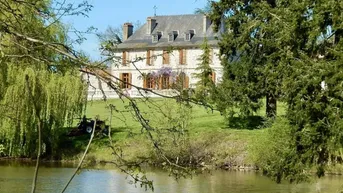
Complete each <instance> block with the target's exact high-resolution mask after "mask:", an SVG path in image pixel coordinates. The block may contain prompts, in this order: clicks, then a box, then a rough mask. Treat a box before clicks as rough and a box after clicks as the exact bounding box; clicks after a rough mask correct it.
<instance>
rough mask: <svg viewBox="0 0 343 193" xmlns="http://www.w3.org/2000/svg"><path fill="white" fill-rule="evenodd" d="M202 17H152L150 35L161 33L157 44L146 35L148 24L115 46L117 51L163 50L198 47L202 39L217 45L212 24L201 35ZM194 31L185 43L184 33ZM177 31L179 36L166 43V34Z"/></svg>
mask: <svg viewBox="0 0 343 193" xmlns="http://www.w3.org/2000/svg"><path fill="white" fill-rule="evenodd" d="M203 17H204V15H202V14H192V15H169V16H154V17H151V18H152V19H156V23H157V24H156V27H155V28H154V30H153V31H152V33H151V34H156V33H157V32H162V34H163V35H162V37H161V39H160V40H159V41H158V42H157V43H153V42H152V35H149V34H148V33H147V27H148V24H147V23H145V24H144V25H143V26H141V27H140V28H139V29H138V30H136V32H134V33H133V34H132V35H131V36H130V37H129V38H128V39H127V40H125V41H124V42H123V43H121V44H119V45H118V46H117V48H118V49H139V48H163V47H198V46H199V45H201V44H202V43H203V40H204V37H205V36H206V37H207V39H208V43H209V44H210V45H217V40H216V39H215V37H216V36H217V33H215V32H214V31H213V29H212V26H213V24H211V25H210V26H209V28H208V29H207V31H206V34H204V33H203ZM189 30H194V31H195V35H194V36H193V37H192V39H191V40H190V41H185V39H184V36H185V35H184V33H185V32H189ZM172 31H178V32H179V35H178V36H177V38H176V39H175V40H174V41H173V42H168V33H171V32H172Z"/></svg>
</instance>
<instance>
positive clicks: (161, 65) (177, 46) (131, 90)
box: [88, 14, 222, 99]
mask: <svg viewBox="0 0 343 193" xmlns="http://www.w3.org/2000/svg"><path fill="white" fill-rule="evenodd" d="M217 36H218V34H217V33H216V32H214V31H213V24H212V22H211V21H210V19H209V17H208V16H206V15H201V14H191V15H170V16H154V17H148V18H147V22H146V23H145V24H144V25H143V26H141V27H140V28H139V29H137V30H136V31H135V32H134V33H133V25H132V24H130V23H125V24H124V25H123V42H122V43H121V44H119V45H117V49H116V51H115V52H114V53H113V54H114V56H115V59H114V60H113V64H112V65H111V69H110V71H111V74H112V75H113V76H114V77H117V78H118V79H119V80H117V79H116V78H113V77H112V80H113V81H114V82H116V83H118V84H116V86H117V87H120V89H122V91H123V92H124V94H125V95H129V96H131V97H142V95H144V96H158V95H156V94H153V93H151V92H144V93H142V92H139V91H140V90H152V91H153V92H155V93H160V94H163V95H175V94H177V91H176V90H175V88H178V89H179V90H180V86H181V89H194V88H195V85H196V83H197V82H198V80H197V79H196V78H195V76H194V75H195V74H196V73H199V72H197V71H196V68H197V67H198V65H199V64H200V63H201V61H200V60H199V59H200V58H201V55H202V54H203V50H202V49H201V48H200V47H201V45H202V44H203V42H204V40H205V38H206V39H207V42H208V45H209V46H210V47H211V52H210V57H211V64H210V67H211V68H212V69H213V73H212V75H211V77H212V80H213V81H214V83H218V82H219V81H220V80H221V79H222V66H221V64H220V57H219V48H218V46H217V39H216V37H217ZM90 82H91V85H93V86H94V85H97V84H96V82H97V80H96V78H95V77H94V78H93V79H90ZM126 83H128V84H126ZM102 90H103V91H104V93H105V94H106V97H107V98H117V97H118V96H117V95H116V93H115V92H114V91H111V89H110V88H108V86H107V85H104V86H102ZM94 93H95V94H94ZM104 93H103V92H102V91H101V89H99V87H97V86H95V88H92V87H90V89H89V95H88V98H93V99H101V98H103V94H104ZM91 96H92V97H91Z"/></svg>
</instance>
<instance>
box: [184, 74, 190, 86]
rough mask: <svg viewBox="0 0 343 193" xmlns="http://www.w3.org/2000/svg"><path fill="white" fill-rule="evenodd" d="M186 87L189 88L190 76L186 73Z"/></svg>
mask: <svg viewBox="0 0 343 193" xmlns="http://www.w3.org/2000/svg"><path fill="white" fill-rule="evenodd" d="M183 87H184V88H189V77H188V76H187V75H185V82H184V86H183Z"/></svg>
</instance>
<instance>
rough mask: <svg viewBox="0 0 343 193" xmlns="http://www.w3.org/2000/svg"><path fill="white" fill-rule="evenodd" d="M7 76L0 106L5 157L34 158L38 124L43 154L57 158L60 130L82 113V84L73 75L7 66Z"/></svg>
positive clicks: (0, 128) (70, 73)
mask: <svg viewBox="0 0 343 193" xmlns="http://www.w3.org/2000/svg"><path fill="white" fill-rule="evenodd" d="M6 76H7V79H6V80H7V84H8V87H7V88H6V90H5V92H4V96H3V99H2V100H1V103H0V104H1V109H2V112H1V116H0V125H1V127H0V139H1V141H0V143H2V144H3V145H4V146H5V148H6V153H7V154H8V155H9V156H25V157H33V156H35V155H36V147H37V140H38V137H37V125H38V124H41V125H42V127H41V128H42V144H43V147H45V148H43V149H45V150H44V152H45V154H46V155H57V152H56V150H57V145H58V141H59V139H58V138H59V136H61V128H62V127H63V126H64V125H65V124H66V121H67V120H70V119H71V118H73V117H74V116H75V115H79V114H81V113H82V107H83V104H84V101H85V97H84V96H85V95H84V94H83V93H84V88H85V87H84V85H83V83H82V81H81V80H80V78H79V77H78V76H76V74H75V73H73V72H67V73H65V74H60V73H51V72H49V71H48V70H46V69H39V68H35V67H26V68H22V67H21V66H17V65H11V66H9V67H8V69H7V75H6ZM36 114H38V115H39V117H40V121H41V122H40V123H39V122H38V121H39V120H38V119H37V117H36Z"/></svg>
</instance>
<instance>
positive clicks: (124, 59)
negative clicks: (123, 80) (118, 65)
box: [122, 51, 129, 66]
mask: <svg viewBox="0 0 343 193" xmlns="http://www.w3.org/2000/svg"><path fill="white" fill-rule="evenodd" d="M128 58H129V52H127V51H124V52H123V55H122V65H123V66H127V65H128Z"/></svg>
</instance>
